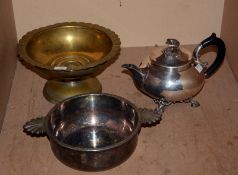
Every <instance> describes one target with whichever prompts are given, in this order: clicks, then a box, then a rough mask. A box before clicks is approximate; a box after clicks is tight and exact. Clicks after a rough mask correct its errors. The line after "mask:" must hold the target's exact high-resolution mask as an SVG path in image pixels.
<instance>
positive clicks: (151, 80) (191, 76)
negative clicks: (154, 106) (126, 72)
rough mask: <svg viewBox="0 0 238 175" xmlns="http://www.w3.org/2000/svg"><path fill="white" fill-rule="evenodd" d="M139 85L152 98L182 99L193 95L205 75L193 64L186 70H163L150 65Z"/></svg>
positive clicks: (198, 88)
mask: <svg viewBox="0 0 238 175" xmlns="http://www.w3.org/2000/svg"><path fill="white" fill-rule="evenodd" d="M145 69H148V70H147V71H145V72H147V75H145V78H144V81H143V83H142V84H141V86H140V87H139V89H140V90H141V91H143V92H144V93H145V94H147V95H148V96H150V97H152V98H154V99H160V98H164V99H165V100H166V101H172V102H176V101H183V100H186V99H189V98H191V97H193V96H195V95H196V94H197V93H198V92H199V91H200V90H201V89H202V87H203V85H204V82H205V75H204V73H202V72H199V71H198V70H197V69H196V68H195V67H194V66H190V67H189V68H187V69H186V70H182V71H178V70H176V69H168V70H164V69H162V68H157V67H155V66H151V67H150V68H145Z"/></svg>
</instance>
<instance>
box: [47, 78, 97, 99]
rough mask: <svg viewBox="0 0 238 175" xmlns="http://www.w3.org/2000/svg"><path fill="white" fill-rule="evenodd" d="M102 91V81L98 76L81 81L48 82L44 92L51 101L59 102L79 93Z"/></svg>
mask: <svg viewBox="0 0 238 175" xmlns="http://www.w3.org/2000/svg"><path fill="white" fill-rule="evenodd" d="M101 91H102V86H101V83H100V82H99V81H98V79H96V78H87V79H84V80H80V81H66V82H62V81H54V80H49V81H47V82H46V84H45V86H44V89H43V94H44V97H45V98H46V99H47V100H48V101H50V102H51V103H57V102H58V101H61V100H62V99H65V98H69V97H72V96H75V95H78V94H85V93H97V92H101Z"/></svg>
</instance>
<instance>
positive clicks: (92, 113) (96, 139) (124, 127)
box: [48, 94, 139, 150]
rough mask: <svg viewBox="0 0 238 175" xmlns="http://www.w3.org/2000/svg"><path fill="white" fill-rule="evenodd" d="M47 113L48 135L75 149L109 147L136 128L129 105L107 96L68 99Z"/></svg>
mask: <svg viewBox="0 0 238 175" xmlns="http://www.w3.org/2000/svg"><path fill="white" fill-rule="evenodd" d="M49 114H50V116H48V118H49V120H48V132H49V133H48V135H49V136H51V137H53V138H54V139H56V140H57V141H58V142H59V143H60V144H63V145H66V146H67V147H71V148H76V149H93V150H97V149H102V148H106V147H113V145H118V144H120V143H123V142H124V141H125V140H126V139H128V138H129V137H130V136H131V135H132V134H133V133H134V132H138V131H135V130H136V129H138V128H139V127H138V125H139V121H138V114H137V112H136V110H135V107H134V106H133V104H131V103H130V102H128V101H127V100H125V99H123V98H120V97H117V96H112V95H108V94H88V95H81V96H77V97H73V98H70V99H68V100H65V101H64V102H62V103H59V104H58V105H56V106H55V108H53V109H52V111H51V112H50V113H49ZM136 134H137V133H136Z"/></svg>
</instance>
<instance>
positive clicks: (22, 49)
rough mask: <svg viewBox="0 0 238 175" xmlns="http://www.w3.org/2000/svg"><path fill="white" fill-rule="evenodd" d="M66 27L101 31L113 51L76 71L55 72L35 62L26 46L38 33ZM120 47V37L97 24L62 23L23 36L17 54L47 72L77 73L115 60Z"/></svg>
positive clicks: (51, 68)
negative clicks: (108, 40)
mask: <svg viewBox="0 0 238 175" xmlns="http://www.w3.org/2000/svg"><path fill="white" fill-rule="evenodd" d="M64 26H80V27H87V28H92V29H96V30H99V31H101V32H104V33H105V34H106V35H107V36H108V37H109V38H110V40H111V41H112V49H111V50H110V51H109V53H108V54H107V55H106V56H105V57H103V58H102V59H100V60H98V61H96V62H93V63H91V64H87V65H84V66H82V67H79V68H78V69H74V70H70V69H69V70H55V69H54V68H53V67H52V66H47V65H44V64H41V63H39V62H37V61H35V60H33V59H32V58H31V57H30V56H29V55H28V54H27V52H26V46H27V43H28V42H29V41H30V40H31V39H32V38H33V36H34V35H35V34H37V33H38V32H42V31H46V30H49V29H51V28H57V27H64ZM120 46H121V41H120V38H119V36H118V35H117V34H116V33H115V32H113V31H112V30H110V29H108V28H106V27H103V26H100V25H97V24H92V23H86V22H62V23H56V24H53V25H48V26H45V27H40V28H38V29H34V30H31V31H29V32H27V33H26V34H25V35H23V36H22V38H21V39H20V40H19V42H18V44H17V52H18V54H19V57H20V59H23V60H24V61H26V62H27V63H28V64H30V65H32V66H35V67H37V68H39V69H46V70H51V71H56V72H76V71H82V70H87V69H90V68H93V67H96V66H98V65H101V64H104V63H105V62H107V61H109V60H110V59H113V58H114V57H116V56H117V55H118V54H119V53H120V49H121V48H120Z"/></svg>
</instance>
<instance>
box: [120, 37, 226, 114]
mask: <svg viewBox="0 0 238 175" xmlns="http://www.w3.org/2000/svg"><path fill="white" fill-rule="evenodd" d="M166 44H168V47H166V48H165V49H164V50H163V51H162V54H161V55H160V56H159V57H157V58H156V59H155V60H151V62H150V64H148V65H147V66H146V67H144V68H138V67H137V66H135V65H133V64H124V65H122V67H124V68H126V69H128V70H129V71H130V72H131V74H132V77H133V80H134V83H135V85H136V87H137V88H138V89H139V90H140V91H142V92H143V93H145V94H147V95H148V96H150V97H151V98H153V99H154V101H155V103H156V104H158V107H157V108H156V111H157V112H158V113H162V112H163V110H164V107H165V106H168V105H170V104H172V103H176V102H187V103H191V106H192V107H197V106H199V103H198V102H197V101H195V100H193V99H192V98H193V97H194V96H195V95H196V94H197V93H198V92H199V91H200V90H201V89H202V87H203V85H204V82H205V79H206V78H209V77H210V76H211V75H213V73H215V72H216V70H217V69H218V68H219V67H220V65H221V64H222V62H223V60H224V56H225V51H226V48H225V44H224V42H223V41H222V40H221V39H220V38H218V37H216V35H215V34H214V33H213V34H212V35H211V36H210V37H208V38H206V39H205V40H203V41H202V42H201V43H200V44H199V45H198V46H197V47H196V48H195V49H194V51H193V54H191V55H192V56H189V54H187V53H185V52H183V51H182V50H181V49H180V46H179V45H180V43H179V41H177V40H176V39H167V42H166ZM210 45H214V46H216V47H217V56H216V59H215V60H214V62H213V63H212V64H211V65H210V66H209V67H207V64H206V63H204V62H202V61H201V60H200V51H201V50H202V49H203V48H205V47H207V46H210Z"/></svg>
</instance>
